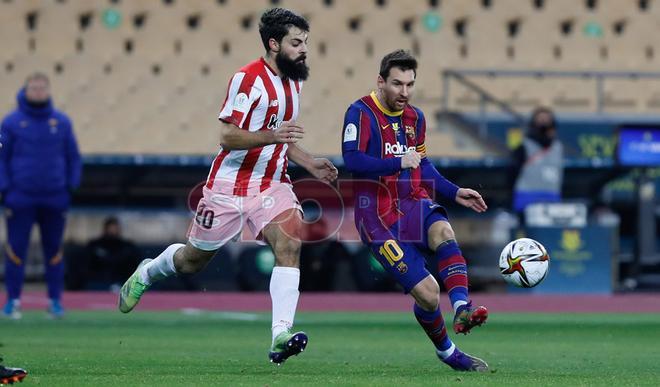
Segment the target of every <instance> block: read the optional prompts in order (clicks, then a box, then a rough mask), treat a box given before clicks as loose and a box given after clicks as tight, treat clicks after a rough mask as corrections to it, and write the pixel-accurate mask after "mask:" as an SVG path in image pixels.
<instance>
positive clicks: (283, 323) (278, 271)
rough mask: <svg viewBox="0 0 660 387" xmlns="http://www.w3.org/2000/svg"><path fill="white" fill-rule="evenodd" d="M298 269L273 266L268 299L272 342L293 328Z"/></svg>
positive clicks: (298, 282)
mask: <svg viewBox="0 0 660 387" xmlns="http://www.w3.org/2000/svg"><path fill="white" fill-rule="evenodd" d="M298 284H300V269H298V268H296V267H283V266H275V267H274V268H273V274H272V275H271V277H270V298H271V300H272V302H273V325H272V327H273V341H274V340H275V337H277V335H279V334H280V333H282V332H285V331H288V330H289V329H291V327H292V326H293V318H294V316H295V314H296V306H297V305H298V296H299V295H300V292H299V291H298Z"/></svg>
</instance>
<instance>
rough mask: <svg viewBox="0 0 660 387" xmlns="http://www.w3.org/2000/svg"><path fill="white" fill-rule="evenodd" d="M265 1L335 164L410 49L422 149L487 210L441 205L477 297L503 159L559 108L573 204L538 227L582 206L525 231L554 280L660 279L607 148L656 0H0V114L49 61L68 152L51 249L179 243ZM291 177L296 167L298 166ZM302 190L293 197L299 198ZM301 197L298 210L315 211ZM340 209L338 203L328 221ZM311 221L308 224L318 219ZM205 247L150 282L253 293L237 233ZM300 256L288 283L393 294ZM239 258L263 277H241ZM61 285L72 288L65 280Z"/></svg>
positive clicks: (33, 261)
mask: <svg viewBox="0 0 660 387" xmlns="http://www.w3.org/2000/svg"><path fill="white" fill-rule="evenodd" d="M272 6H283V7H289V8H292V9H294V10H296V11H298V12H299V13H301V14H303V15H305V16H306V17H307V18H308V19H309V20H310V22H311V26H312V29H311V48H310V53H309V62H310V65H311V69H312V76H311V77H310V81H309V82H307V84H306V86H305V90H304V96H303V98H302V101H301V104H302V105H301V121H302V122H303V124H304V125H305V126H306V127H307V128H308V130H309V133H310V135H308V136H307V137H306V138H305V139H304V142H303V145H304V146H305V147H306V148H308V149H310V150H313V151H314V152H315V153H316V154H319V155H325V156H329V157H330V158H331V159H332V160H333V161H334V162H336V163H337V165H338V166H339V167H340V169H341V164H342V162H341V157H340V133H341V132H340V131H341V121H342V117H343V113H344V111H345V109H346V107H347V106H348V104H349V103H351V102H352V101H353V100H355V99H356V98H357V97H359V96H361V95H364V94H366V93H368V92H369V91H370V90H371V89H372V88H373V87H374V84H375V79H376V69H377V66H378V63H379V60H380V58H381V57H382V55H383V54H384V53H386V52H389V51H391V50H393V49H396V48H405V49H409V50H411V51H412V52H413V53H414V54H415V55H416V56H417V57H418V58H419V60H420V70H419V75H418V79H419V82H418V83H417V91H416V96H415V98H414V103H415V104H416V105H418V106H420V107H421V108H422V109H423V110H424V111H425V112H426V115H427V117H428V127H429V135H428V140H427V142H428V147H427V148H428V153H429V155H430V156H431V157H432V158H433V160H434V162H435V164H436V166H438V167H439V169H440V170H441V171H442V172H443V173H444V174H445V175H446V176H447V177H449V178H450V179H453V180H454V181H456V182H457V183H458V184H459V185H463V186H469V187H473V188H475V189H478V190H480V191H481V192H482V193H483V194H484V195H485V196H486V198H487V201H488V203H489V205H490V208H491V210H490V211H489V212H488V213H487V214H486V215H483V216H479V217H476V216H472V215H471V214H468V213H466V212H464V211H462V210H461V209H459V208H457V207H456V206H453V205H449V208H450V211H451V213H452V218H453V224H454V227H455V228H456V230H457V235H458V237H459V240H460V243H461V244H462V246H463V248H464V250H465V251H466V252H467V254H466V255H467V256H468V257H469V260H470V265H471V275H472V278H471V280H472V286H473V288H474V289H477V290H502V289H503V282H502V281H501V280H500V278H499V274H498V270H497V267H496V261H497V255H498V253H499V250H500V248H501V247H502V246H504V244H506V242H507V241H508V240H510V239H511V237H512V235H517V234H516V233H515V232H514V229H515V227H516V226H515V225H516V218H515V216H513V214H512V212H511V211H510V206H511V203H510V202H511V199H510V198H511V187H510V184H509V182H508V181H507V178H506V177H507V169H508V167H509V164H510V162H509V159H508V154H509V151H510V149H511V148H513V147H515V146H516V145H517V144H519V143H520V141H521V138H522V136H523V135H524V131H525V126H526V120H527V117H528V115H529V113H530V111H531V110H532V109H533V108H535V107H537V106H540V105H544V106H548V107H550V108H552V109H554V110H555V111H556V114H557V118H558V123H559V125H558V127H559V137H560V138H561V140H562V141H563V143H564V146H565V148H566V149H567V151H566V155H565V156H566V157H565V167H566V177H565V181H564V196H565V201H566V202H568V203H576V204H577V207H576V208H577V209H578V211H577V213H579V214H578V215H576V214H573V213H572V214H573V215H570V214H569V215H567V214H564V218H563V219H554V218H553V219H548V221H549V222H551V223H552V226H556V227H560V228H561V227H565V226H567V225H568V226H570V225H573V226H575V224H573V223H571V222H572V221H575V220H576V219H573V218H572V217H573V216H575V217H578V218H580V217H582V218H584V216H585V213H584V212H580V211H579V210H580V209H581V208H583V207H581V206H584V208H586V209H587V210H588V213H586V216H587V220H588V221H587V222H586V224H584V222H583V221H584V219H578V223H577V224H578V225H579V227H573V228H571V229H570V230H569V229H567V228H564V229H562V231H561V232H559V234H557V233H556V232H555V233H553V232H551V233H550V234H549V236H548V235H547V234H545V231H544V230H541V231H540V232H541V235H537V234H535V233H534V232H532V235H536V236H537V237H538V238H539V239H540V240H542V241H543V242H544V243H546V244H547V246H548V248H549V249H550V250H551V253H552V254H553V257H554V258H555V259H556V260H555V263H556V264H555V265H553V269H552V270H553V272H552V274H554V273H555V272H557V273H558V277H557V278H562V281H564V280H566V281H571V280H575V279H576V278H577V280H576V281H578V282H580V281H582V280H583V279H584V278H588V277H589V276H588V275H587V274H586V272H587V269H588V270H589V271H590V272H591V270H596V272H599V273H602V274H603V276H604V277H605V279H606V281H605V283H602V282H601V283H598V284H596V285H594V288H593V289H592V290H593V291H597V292H605V293H611V292H614V291H618V290H634V289H651V288H652V289H659V288H660V266H658V263H659V262H660V260H659V259H658V256H657V255H656V254H655V251H656V250H657V249H656V246H657V245H658V243H660V238H658V234H657V231H656V230H657V223H658V214H659V212H658V207H657V202H656V200H655V192H656V191H657V190H655V191H652V196H651V199H649V200H645V201H640V200H639V197H640V192H641V190H640V189H639V187H640V184H642V185H644V186H648V187H649V189H656V188H657V186H658V182H660V169H658V168H652V167H648V168H631V167H626V166H621V165H619V164H618V163H617V162H616V157H615V156H616V154H615V153H616V149H617V148H616V133H617V132H616V128H617V127H618V126H619V125H621V124H623V123H644V124H658V123H660V72H655V71H656V70H658V66H659V65H660V45H659V43H658V41H657V39H656V32H657V31H658V28H659V27H658V25H659V23H660V4H659V3H657V2H656V1H653V0H623V1H621V0H581V1H572V0H465V1H452V0H444V1H440V0H428V1H422V0H415V1H413V0H397V1H394V0H375V1H346V0H344V1H342V0H314V1H303V0H282V1H279V0H270V1H266V0H260V1H257V0H250V1H235V0H217V1H212V0H186V1H183V0H162V1H160V0H137V1H127V0H108V1H100V0H99V1H82V0H41V1H39V0H22V1H19V0H2V1H0V42H1V47H2V49H1V50H0V90H2V93H1V94H0V111H2V112H3V113H4V112H8V111H9V110H10V109H12V108H13V106H14V104H15V100H14V95H15V91H16V90H18V89H19V88H20V87H21V85H22V82H23V81H24V79H25V76H26V75H27V74H28V73H30V72H32V71H35V70H40V71H44V72H46V73H47V74H49V75H50V76H51V78H52V86H53V96H54V102H55V104H56V106H57V107H59V108H61V109H62V110H64V111H65V112H67V113H68V114H70V115H71V117H72V118H73V122H74V126H75V131H76V134H77V137H78V141H79V145H80V148H81V151H82V153H83V155H84V163H85V165H84V175H83V183H82V187H81V188H80V189H79V190H78V191H77V192H75V194H74V199H73V211H72V212H71V213H70V217H69V222H68V227H67V232H66V246H67V255H71V254H73V255H75V254H76V252H77V251H78V252H79V249H80V247H81V246H84V244H85V243H86V242H87V241H89V240H90V239H92V238H94V237H95V236H97V235H98V233H100V230H101V224H102V221H103V219H104V218H105V217H106V216H109V215H116V216H118V217H119V219H120V221H121V223H122V226H123V229H124V234H125V235H126V236H129V237H130V239H132V240H133V241H134V242H135V243H136V244H138V246H139V247H140V248H141V249H142V251H143V252H144V255H149V254H153V253H154V252H158V251H160V249H161V248H162V247H163V246H166V245H167V244H169V243H171V242H172V241H180V240H183V239H184V237H185V231H186V230H187V225H188V221H189V218H190V215H191V212H190V210H189V196H190V193H191V192H193V191H194V189H195V187H196V186H197V184H199V183H200V182H202V181H204V179H205V178H206V174H207V172H208V166H209V165H210V162H211V160H212V157H213V156H214V154H215V152H216V148H217V142H218V133H217V125H216V116H217V110H218V107H219V106H220V104H221V102H222V101H223V99H224V95H225V92H226V85H227V82H228V79H229V77H230V76H231V75H232V74H233V73H234V72H235V71H236V69H238V68H239V67H241V66H242V65H243V64H244V63H247V62H248V61H250V60H252V59H254V58H256V57H258V56H259V55H261V54H262V47H261V44H260V42H259V38H258V31H257V27H258V18H259V16H260V14H261V12H263V10H265V9H267V8H268V7H272ZM290 173H291V175H292V177H294V178H295V179H300V178H304V177H305V174H304V172H303V171H301V170H300V169H298V168H296V166H295V165H294V166H292V167H291V172H290ZM346 177H347V176H346V174H342V178H346ZM307 188H308V189H307V191H308V192H305V187H298V191H299V194H300V195H301V196H303V197H305V196H310V192H311V194H314V189H313V187H307ZM301 191H302V192H301ZM336 202H337V201H333V200H328V201H327V203H324V205H325V206H326V208H324V209H325V213H324V218H325V220H326V223H332V222H333V221H336V219H337V217H338V216H339V215H340V214H341V212H342V211H341V209H340V208H337V205H336ZM307 207H308V208H307V209H308V213H309V214H310V216H312V215H313V214H314V213H315V210H318V208H314V206H313V205H312V204H311V202H308V203H307ZM569 210H570V211H574V210H575V208H572V209H569ZM640 214H643V216H640ZM351 218H352V216H351V212H350V208H348V209H346V221H347V223H349V224H348V225H345V227H348V228H350V227H352V221H351ZM562 222H563V223H562ZM1 227H4V224H3V225H2V226H1ZM313 227H316V229H315V230H311V232H320V233H323V232H324V231H323V228H324V227H326V228H327V227H328V226H327V224H326V225H323V224H316V225H315V226H313ZM594 227H596V228H597V230H596V231H594V229H593V228H594ZM640 230H646V231H645V232H640ZM349 234H350V232H349ZM2 235H3V237H4V230H2ZM603 235H607V236H608V237H607V238H603ZM612 236H613V237H612ZM642 236H643V237H642ZM553 238H554V239H556V240H550V239H553ZM33 239H34V246H33V247H32V248H31V250H30V251H31V255H32V256H31V257H30V263H29V267H28V271H27V278H28V280H29V281H40V280H41V276H42V274H43V266H42V265H41V259H42V257H41V256H40V254H41V253H40V249H39V248H38V245H36V243H37V242H38V235H36V233H35V235H33ZM599 240H607V241H608V244H607V246H606V249H605V250H599V249H596V247H600V246H597V245H599V243H596V242H597V241H599ZM558 252H559V254H558ZM585 254H586V255H585ZM221 255H222V257H221V259H219V260H217V261H219V262H216V263H214V264H213V265H214V268H212V269H211V270H207V272H206V273H205V274H201V275H200V276H198V277H197V278H192V279H185V280H184V281H170V282H168V283H166V284H163V285H162V287H163V288H164V289H184V288H185V289H208V290H211V289H217V290H264V289H266V288H265V287H266V286H267V281H264V278H267V276H268V273H269V270H270V268H269V265H271V264H272V256H269V253H268V251H264V250H263V249H262V248H260V247H258V246H256V245H254V244H252V243H235V244H231V245H229V246H227V248H226V249H225V251H223V253H222V254H221ZM603 255H605V256H603ZM562 257H563V258H562ZM585 257H586V258H585ZM558 258H559V259H558ZM303 262H307V263H308V264H305V267H304V268H303V270H304V272H303V281H304V282H303V289H304V290H349V291H350V290H370V291H374V290H395V289H394V287H393V284H392V283H390V282H389V281H388V280H387V279H386V278H384V277H383V276H382V274H383V273H381V272H380V271H379V270H378V268H377V266H375V262H370V261H369V259H368V254H367V253H366V252H365V251H364V249H361V247H360V245H359V243H350V242H346V243H343V242H342V243H334V242H333V241H332V240H331V241H329V242H326V243H324V244H319V245H310V246H308V247H307V248H306V251H305V254H304V257H303ZM255 267H256V268H261V269H260V270H261V271H259V273H260V274H262V275H261V276H260V277H259V276H254V275H253V274H249V273H250V272H252V271H254V269H255ZM71 268H72V265H69V269H71ZM0 270H2V269H0ZM247 277H249V278H247ZM552 277H553V275H551V276H550V278H552ZM305 278H307V279H309V281H307V280H305ZM74 282H75V281H72V280H70V281H68V286H69V288H70V289H78V290H80V289H81V286H82V285H80V284H78V285H76V284H75V283H74ZM107 285H108V284H105V283H98V284H87V285H85V288H90V287H91V288H96V289H102V288H106V287H108V286H107ZM569 288H570V286H569ZM558 290H560V289H559V287H557V286H554V287H553V286H550V287H548V288H547V289H546V291H558ZM583 290H584V289H583ZM586 290H587V291H589V289H586ZM538 291H541V292H543V291H544V290H543V286H541V287H539V289H538ZM568 291H570V289H569V290H568Z"/></svg>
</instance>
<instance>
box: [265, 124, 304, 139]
mask: <svg viewBox="0 0 660 387" xmlns="http://www.w3.org/2000/svg"><path fill="white" fill-rule="evenodd" d="M304 134H305V130H304V129H303V127H302V125H300V124H298V123H296V121H284V122H282V125H280V127H279V128H277V129H275V130H273V136H274V137H275V138H274V141H273V143H296V142H298V140H300V139H302V138H303V135H304Z"/></svg>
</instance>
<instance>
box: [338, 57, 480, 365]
mask: <svg viewBox="0 0 660 387" xmlns="http://www.w3.org/2000/svg"><path fill="white" fill-rule="evenodd" d="M416 70H417V61H416V59H415V58H414V57H412V56H411V55H410V54H409V53H407V52H406V51H403V50H398V51H394V52H392V53H390V54H388V55H386V56H385V57H384V58H383V60H382V62H381V66H380V73H379V76H378V89H377V91H375V92H372V93H371V95H367V96H365V97H362V98H360V99H359V100H357V101H355V102H354V103H353V104H352V105H351V106H350V107H349V108H348V111H347V112H346V116H345V119H344V133H343V138H342V153H343V156H344V163H345V164H346V168H347V169H348V170H349V171H350V172H352V173H353V177H354V179H355V181H354V191H355V224H356V227H357V228H358V231H359V232H360V237H361V239H362V241H363V242H364V243H365V244H367V245H368V246H369V247H370V249H371V250H372V252H373V253H374V255H375V256H376V257H377V258H378V260H379V261H380V263H381V265H383V267H384V268H385V270H386V271H388V272H389V273H390V274H391V275H392V276H393V277H394V278H395V279H396V280H397V281H398V283H399V284H400V285H401V286H402V287H403V288H404V290H405V292H406V293H409V294H410V295H411V296H412V297H413V298H414V299H415V304H414V313H415V317H416V318H417V321H418V322H419V324H420V325H421V326H422V328H423V329H424V331H425V332H426V334H427V335H428V337H429V338H430V339H431V341H432V342H433V344H434V345H435V347H436V354H437V356H438V357H439V358H440V359H441V360H442V361H444V362H445V363H446V364H448V365H449V366H451V367H452V368H454V369H456V370H462V371H486V370H487V369H488V365H487V364H486V363H485V362H484V361H483V360H481V359H479V358H476V357H474V356H470V355H468V354H465V353H463V352H461V351H460V350H459V349H458V348H456V346H455V345H454V343H452V341H451V340H450V339H449V337H448V335H447V330H446V328H445V324H444V321H443V318H442V314H441V313H440V304H439V294H440V287H439V286H438V283H437V282H436V280H435V278H434V277H433V275H431V273H430V272H429V270H431V271H433V272H434V274H437V275H438V277H439V278H440V279H441V280H442V282H443V283H444V285H445V288H446V289H447V292H448V295H449V298H450V300H451V303H452V305H453V308H454V312H455V317H454V321H453V328H454V332H456V333H468V332H469V331H470V330H471V329H472V328H473V327H474V326H478V325H481V324H482V323H483V322H485V321H486V318H487V317H488V311H487V309H486V308H485V307H483V306H479V307H476V308H475V307H473V306H472V304H471V302H470V301H469V298H468V278H467V267H466V262H465V258H463V254H462V253H461V250H460V248H459V246H458V243H457V242H456V237H455V236H454V232H453V230H452V228H451V226H450V224H449V222H448V219H447V218H448V215H447V212H446V210H445V209H444V208H443V207H442V206H440V205H439V204H438V203H436V202H434V201H433V200H432V199H431V198H430V195H429V194H432V193H433V191H435V192H437V193H438V194H439V196H441V197H442V198H444V199H446V200H449V201H455V202H457V203H459V204H461V205H463V206H465V207H468V208H471V209H473V210H474V211H476V212H483V211H486V209H487V206H486V203H485V202H484V200H483V199H482V197H481V195H479V193H478V192H476V191H474V190H471V189H469V188H459V187H457V186H456V185H455V184H453V183H452V182H450V181H449V180H447V179H445V178H444V177H443V176H442V175H441V174H440V173H439V172H438V171H437V170H436V169H435V167H434V166H433V164H431V163H430V162H429V160H428V159H427V157H426V148H425V145H424V140H425V137H426V121H425V119H424V114H422V111H421V110H420V109H418V108H416V107H414V106H412V105H410V104H409V103H408V102H409V100H410V98H411V97H412V94H413V90H414V87H415V78H416ZM427 267H428V269H427Z"/></svg>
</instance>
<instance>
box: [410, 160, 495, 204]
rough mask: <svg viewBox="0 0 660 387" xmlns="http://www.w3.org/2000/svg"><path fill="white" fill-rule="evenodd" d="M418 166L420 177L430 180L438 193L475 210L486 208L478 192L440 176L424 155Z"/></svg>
mask: <svg viewBox="0 0 660 387" xmlns="http://www.w3.org/2000/svg"><path fill="white" fill-rule="evenodd" d="M420 166H421V168H422V179H423V180H424V181H426V182H432V185H433V189H434V190H435V191H436V192H438V193H439V194H440V195H442V196H444V197H445V198H447V199H449V200H454V201H456V203H458V204H460V205H462V206H464V207H467V208H471V209H473V210H474V211H476V212H484V211H486V210H487V209H488V206H487V205H486V202H484V199H483V198H482V197H481V195H480V194H479V192H477V191H475V190H473V189H470V188H459V187H458V186H457V185H456V184H454V183H452V182H451V181H449V180H447V179H446V178H445V177H444V176H442V174H440V172H438V170H437V169H435V167H434V166H433V164H431V162H430V161H429V160H428V159H427V158H426V157H423V158H422V161H421V163H420Z"/></svg>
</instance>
